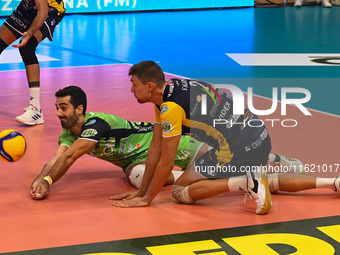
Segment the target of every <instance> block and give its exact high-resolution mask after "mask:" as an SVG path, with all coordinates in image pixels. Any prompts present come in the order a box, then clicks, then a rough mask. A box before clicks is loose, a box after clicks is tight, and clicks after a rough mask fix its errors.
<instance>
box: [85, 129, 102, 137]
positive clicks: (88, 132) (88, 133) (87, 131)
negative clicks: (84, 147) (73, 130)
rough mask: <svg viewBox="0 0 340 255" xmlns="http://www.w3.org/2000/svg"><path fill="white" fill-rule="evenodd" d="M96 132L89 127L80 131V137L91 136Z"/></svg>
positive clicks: (96, 132)
mask: <svg viewBox="0 0 340 255" xmlns="http://www.w3.org/2000/svg"><path fill="white" fill-rule="evenodd" d="M96 134H98V131H97V130H95V129H93V128H90V129H86V130H84V131H83V132H82V133H81V136H82V137H91V136H95V135H96Z"/></svg>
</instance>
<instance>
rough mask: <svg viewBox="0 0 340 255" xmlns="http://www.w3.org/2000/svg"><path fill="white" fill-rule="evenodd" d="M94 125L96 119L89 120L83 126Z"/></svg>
mask: <svg viewBox="0 0 340 255" xmlns="http://www.w3.org/2000/svg"><path fill="white" fill-rule="evenodd" d="M94 123H96V119H91V120H89V121H88V122H87V123H86V124H85V126H89V125H92V124H94Z"/></svg>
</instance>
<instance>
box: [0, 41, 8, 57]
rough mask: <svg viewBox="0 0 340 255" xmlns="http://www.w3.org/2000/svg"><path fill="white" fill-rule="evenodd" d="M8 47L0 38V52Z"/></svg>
mask: <svg viewBox="0 0 340 255" xmlns="http://www.w3.org/2000/svg"><path fill="white" fill-rule="evenodd" d="M7 47H8V45H7V43H5V41H4V40H2V39H1V38H0V54H1V52H3V51H4V50H5V49H6V48H7Z"/></svg>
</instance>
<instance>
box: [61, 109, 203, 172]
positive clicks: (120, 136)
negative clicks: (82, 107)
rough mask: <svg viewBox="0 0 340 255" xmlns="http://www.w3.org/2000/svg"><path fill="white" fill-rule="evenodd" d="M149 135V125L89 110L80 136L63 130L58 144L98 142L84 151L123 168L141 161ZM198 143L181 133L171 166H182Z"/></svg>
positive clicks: (144, 154) (143, 159)
mask: <svg viewBox="0 0 340 255" xmlns="http://www.w3.org/2000/svg"><path fill="white" fill-rule="evenodd" d="M152 134H153V124H151V123H147V122H131V121H128V120H126V119H123V118H120V117H118V116H115V115H112V114H106V113H98V112H89V113H87V114H86V116H85V120H84V125H83V126H82V131H81V135H80V136H79V137H78V136H76V135H75V134H74V133H73V132H71V131H70V130H67V129H64V131H63V133H62V134H61V135H60V137H59V144H60V145H66V146H71V144H72V143H73V142H74V141H76V140H77V139H87V140H91V141H96V142H98V143H97V144H96V145H95V146H94V147H93V148H92V149H91V150H90V151H89V152H88V153H87V154H89V155H91V156H94V157H97V158H99V159H102V160H105V161H108V162H111V163H112V164H114V165H116V166H119V167H121V168H123V170H124V171H125V170H126V169H127V168H128V167H129V166H130V165H132V164H135V163H138V162H141V161H145V160H146V157H147V150H148V148H149V146H150V143H151V140H152ZM200 146H201V143H200V142H197V141H196V140H194V139H192V138H190V137H189V136H183V137H182V138H181V141H180V144H179V146H178V150H177V155H176V160H175V165H176V166H178V167H180V168H186V166H187V165H188V164H189V163H190V151H191V153H192V154H193V153H196V152H197V150H198V149H199V148H200Z"/></svg>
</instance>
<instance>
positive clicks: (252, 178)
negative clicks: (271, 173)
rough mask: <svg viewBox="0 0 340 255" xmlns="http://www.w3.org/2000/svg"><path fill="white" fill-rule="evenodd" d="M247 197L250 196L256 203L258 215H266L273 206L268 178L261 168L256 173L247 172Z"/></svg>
mask: <svg viewBox="0 0 340 255" xmlns="http://www.w3.org/2000/svg"><path fill="white" fill-rule="evenodd" d="M245 191H246V197H247V196H249V195H250V197H251V199H253V200H255V202H256V213H257V214H266V213H267V212H268V211H269V210H270V208H271V207H272V205H273V200H272V195H271V194H270V190H269V184H268V176H267V174H266V172H264V171H263V168H262V167H259V169H258V170H256V171H255V172H247V185H246V189H245Z"/></svg>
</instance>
